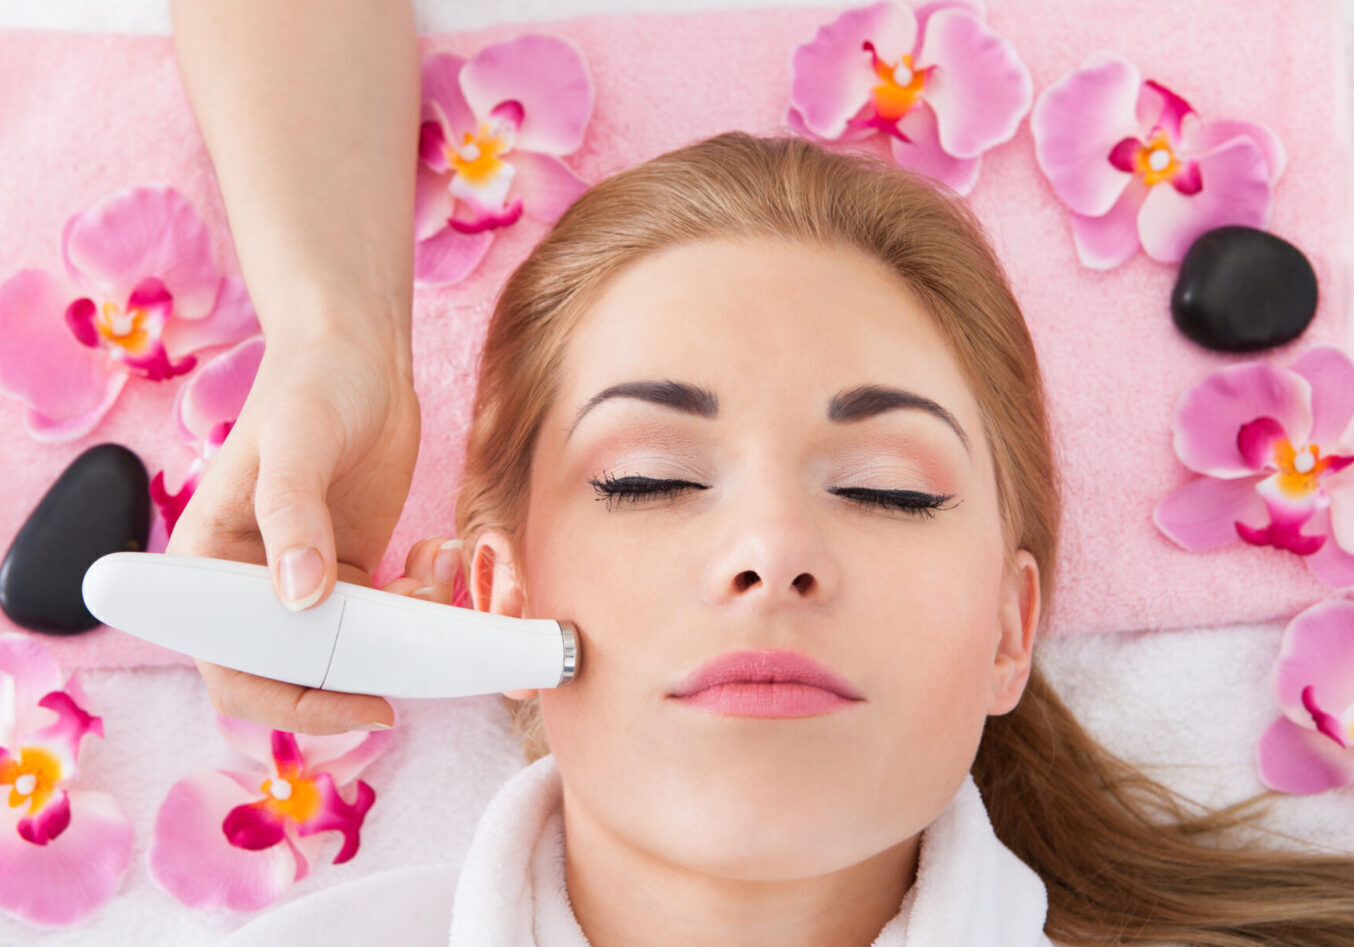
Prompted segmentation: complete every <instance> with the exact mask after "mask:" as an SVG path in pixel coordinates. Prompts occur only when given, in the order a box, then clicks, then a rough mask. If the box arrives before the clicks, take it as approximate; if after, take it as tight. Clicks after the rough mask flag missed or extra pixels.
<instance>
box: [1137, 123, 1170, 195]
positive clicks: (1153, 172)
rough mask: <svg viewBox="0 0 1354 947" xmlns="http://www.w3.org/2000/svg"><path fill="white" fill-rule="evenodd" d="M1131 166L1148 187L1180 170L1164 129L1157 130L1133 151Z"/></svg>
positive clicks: (1165, 179) (1167, 178)
mask: <svg viewBox="0 0 1354 947" xmlns="http://www.w3.org/2000/svg"><path fill="white" fill-rule="evenodd" d="M1133 167H1134V168H1136V169H1137V171H1138V173H1139V174H1141V175H1142V179H1143V182H1144V183H1145V184H1146V185H1147V186H1148V187H1151V186H1152V185H1154V184H1160V183H1161V182H1162V181H1167V180H1169V179H1170V178H1172V177H1173V176H1174V175H1175V172H1177V171H1179V170H1180V161H1179V159H1178V158H1176V156H1175V151H1174V150H1172V148H1171V140H1170V138H1168V137H1167V135H1166V133H1165V132H1164V131H1158V132H1157V133H1156V134H1155V135H1153V136H1152V139H1151V140H1150V141H1149V142H1148V143H1147V144H1146V145H1143V146H1142V147H1140V148H1139V149H1138V150H1137V151H1136V152H1134V154H1133Z"/></svg>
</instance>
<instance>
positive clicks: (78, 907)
mask: <svg viewBox="0 0 1354 947" xmlns="http://www.w3.org/2000/svg"><path fill="white" fill-rule="evenodd" d="M66 795H67V804H68V805H69V807H70V824H69V825H68V826H67V827H66V829H65V831H63V832H61V834H60V835H58V836H57V837H56V838H54V839H52V841H51V842H50V843H49V844H47V845H34V844H33V843H32V842H29V841H26V840H25V839H23V838H22V837H20V835H19V833H18V831H17V825H16V820H15V819H14V817H13V814H12V813H13V810H9V811H6V810H8V809H9V807H8V806H0V878H2V879H4V882H3V883H2V884H0V911H4V912H5V913H7V914H10V915H13V916H14V917H17V918H18V919H19V920H21V921H25V922H27V923H29V924H38V925H43V926H57V925H66V924H75V923H78V922H79V921H82V920H84V919H85V918H86V917H88V916H89V915H90V914H91V913H93V911H94V910H95V909H96V908H98V907H99V906H100V905H101V904H103V903H104V902H105V901H107V900H108V899H109V898H110V897H112V896H113V894H114V893H115V892H116V891H117V890H118V887H119V886H120V885H121V884H122V879H123V877H124V876H125V875H126V874H127V866H128V864H129V863H130V861H131V855H132V823H131V820H129V819H128V818H127V814H126V813H125V812H124V811H123V810H122V807H121V806H120V805H118V803H117V801H116V800H114V799H113V797H112V796H109V795H107V794H106V793H101V792H81V791H71V792H69V793H67V794H66Z"/></svg>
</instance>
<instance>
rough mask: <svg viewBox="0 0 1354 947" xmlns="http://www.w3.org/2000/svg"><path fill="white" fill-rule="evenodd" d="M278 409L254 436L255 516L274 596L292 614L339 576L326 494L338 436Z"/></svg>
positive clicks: (317, 597)
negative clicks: (256, 463) (256, 457)
mask: <svg viewBox="0 0 1354 947" xmlns="http://www.w3.org/2000/svg"><path fill="white" fill-rule="evenodd" d="M288 414H290V412H284V411H279V412H277V413H274V414H273V415H272V416H271V417H269V419H268V421H267V422H265V424H264V425H262V427H261V429H260V431H259V436H258V451H259V472H258V479H257V482H256V486H255V492H254V518H255V519H256V520H258V524H259V534H260V535H261V536H262V538H263V547H264V550H265V552H266V555H267V558H268V568H269V570H270V571H271V572H272V575H273V585H274V588H275V589H276V590H277V593H278V597H279V598H281V599H282V602H283V604H284V605H286V606H287V608H289V609H291V610H292V611H301V610H302V609H306V608H310V607H311V606H312V605H315V604H318V603H319V602H320V601H321V599H323V598H324V597H325V596H326V595H328V593H329V591H330V590H331V589H333V587H334V582H335V580H336V579H337V576H338V566H337V564H336V559H337V556H336V555H335V551H334V524H333V522H332V520H331V519H330V516H329V507H328V506H327V505H326V503H325V494H326V493H327V492H328V490H329V485H330V483H331V482H332V480H333V472H334V468H335V466H336V465H337V463H338V457H339V451H340V443H339V438H338V437H337V436H335V437H327V436H325V432H326V431H328V428H327V427H326V426H324V425H317V424H315V422H314V419H313V418H312V419H311V420H309V421H304V420H302V419H300V418H299V417H296V416H294V415H293V416H292V417H290V418H289V417H288Z"/></svg>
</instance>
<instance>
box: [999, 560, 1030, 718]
mask: <svg viewBox="0 0 1354 947" xmlns="http://www.w3.org/2000/svg"><path fill="white" fill-rule="evenodd" d="M1040 604H1041V603H1040V601H1039V564H1038V563H1037V562H1035V560H1034V556H1032V555H1030V553H1029V552H1028V551H1027V550H1024V549H1018V550H1016V554H1015V557H1014V562H1013V564H1012V566H1011V568H1009V569H1007V570H1006V575H1005V577H1004V579H1003V583H1002V593H1001V629H1000V631H1001V634H1000V637H999V638H998V640H997V653H996V661H995V662H994V664H993V667H992V692H991V697H990V699H989V701H988V705H987V712H988V714H990V715H993V716H998V717H999V716H1001V715H1002V714H1008V713H1010V712H1011V711H1012V710H1014V709H1015V706H1016V704H1018V703H1020V695H1021V694H1023V693H1024V692H1025V683H1026V682H1027V681H1028V680H1029V678H1030V658H1031V655H1032V654H1033V650H1034V631H1035V629H1036V628H1037V627H1039V607H1040Z"/></svg>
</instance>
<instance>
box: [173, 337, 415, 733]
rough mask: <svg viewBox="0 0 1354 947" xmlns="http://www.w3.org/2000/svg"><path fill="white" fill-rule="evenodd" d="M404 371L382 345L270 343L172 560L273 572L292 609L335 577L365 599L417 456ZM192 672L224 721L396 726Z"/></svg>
mask: <svg viewBox="0 0 1354 947" xmlns="http://www.w3.org/2000/svg"><path fill="white" fill-rule="evenodd" d="M395 365H396V360H395V359H393V358H391V357H390V356H389V353H388V352H385V351H383V350H382V349H381V348H380V347H379V346H376V345H374V344H372V345H367V344H357V342H355V341H354V340H347V339H340V338H336V337H331V336H329V335H327V334H320V335H317V336H313V337H310V338H309V339H307V341H306V343H305V344H304V345H302V344H297V343H293V342H292V341H291V339H290V337H286V339H285V341H280V342H279V344H277V345H276V346H274V345H273V344H272V343H271V342H270V343H269V346H268V348H267V349H266V350H265V354H264V356H263V360H262V362H261V364H260V365H259V370H258V374H257V376H256V377H255V380H254V384H253V387H252V388H251V389H250V391H249V397H248V399H247V400H246V401H245V404H244V408H243V410H242V411H241V414H240V417H239V419H238V420H237V421H236V423H235V426H234V427H232V428H231V431H230V434H229V436H228V437H227V438H226V441H225V443H224V444H223V445H222V446H221V449H220V452H219V453H218V454H217V455H216V456H215V457H214V458H213V459H212V462H211V464H210V465H208V467H207V471H206V473H205V474H204V476H203V478H202V481H201V483H199V484H198V487H197V489H196V491H195V492H194V493H193V497H192V499H191V500H190V501H189V503H188V505H187V507H185V509H184V511H183V514H182V516H181V517H180V518H179V520H178V522H177V524H176V525H175V527H174V532H173V535H172V536H171V538H170V541H169V545H168V547H167V548H166V550H165V551H166V552H167V553H171V554H177V555H187V556H210V557H213V558H217V559H233V560H236V561H239V562H254V563H264V562H265V561H266V562H267V564H268V566H269V568H270V571H271V572H272V576H273V581H274V583H275V588H276V589H277V591H278V593H279V595H280V596H281V597H282V599H283V600H284V601H286V600H287V599H293V600H295V601H294V605H289V607H293V608H294V610H299V609H300V608H307V607H311V606H314V605H316V604H318V603H319V602H321V601H323V600H325V599H327V598H328V597H329V594H330V593H331V592H332V591H333V588H334V583H335V582H336V581H337V580H339V579H341V580H343V581H345V582H353V583H356V584H359V585H365V586H368V587H370V586H371V585H372V580H371V575H372V573H373V572H374V571H375V570H376V568H377V566H378V565H379V564H380V561H381V557H382V555H383V554H384V552H385V549H386V546H387V544H388V543H389V542H390V536H391V533H392V532H393V531H394V529H395V524H396V522H397V521H398V520H399V517H400V511H401V509H402V507H403V506H404V500H405V497H406V496H407V495H408V492H409V483H410V480H411V479H412V477H413V470H414V461H415V459H416V457H417V455H418V442H419V431H420V416H419V405H418V398H417V396H416V395H415V393H414V386H413V380H412V376H411V374H409V373H405V372H403V371H397V370H395ZM415 548H416V549H417V548H418V547H415ZM411 561H413V560H412V559H411ZM420 561H421V560H420ZM429 569H431V563H429ZM396 581H399V582H403V581H405V580H403V579H401V580H396ZM392 584H394V583H392ZM424 584H427V583H424ZM197 665H198V669H199V670H200V671H201V672H202V677H203V679H204V680H205V681H206V684H207V691H208V693H209V695H210V696H211V701H212V705H213V706H214V707H215V708H216V710H217V712H218V713H221V714H223V715H225V716H229V717H239V718H242V719H245V720H252V721H254V722H256V723H260V724H263V725H265V726H269V727H273V728H275V729H278V730H288V731H291V732H294V733H311V734H325V733H343V732H346V731H348V730H353V729H373V728H372V727H370V726H364V724H369V723H371V722H375V723H381V724H387V725H389V724H391V723H393V721H394V710H393V708H392V707H391V706H390V705H389V704H388V703H387V702H386V701H385V700H384V699H382V698H380V697H376V696H372V695H365V694H343V693H338V692H334V691H323V690H318V689H316V688H309V687H302V686H299V685H296V684H288V683H284V682H281V681H274V680H270V679H268V678H263V677H257V676H255V675H252V674H246V673H244V672H242V671H236V670H233V669H230V668H225V667H221V666H220V665H216V664H211V663H208V662H205V661H198V662H197Z"/></svg>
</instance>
